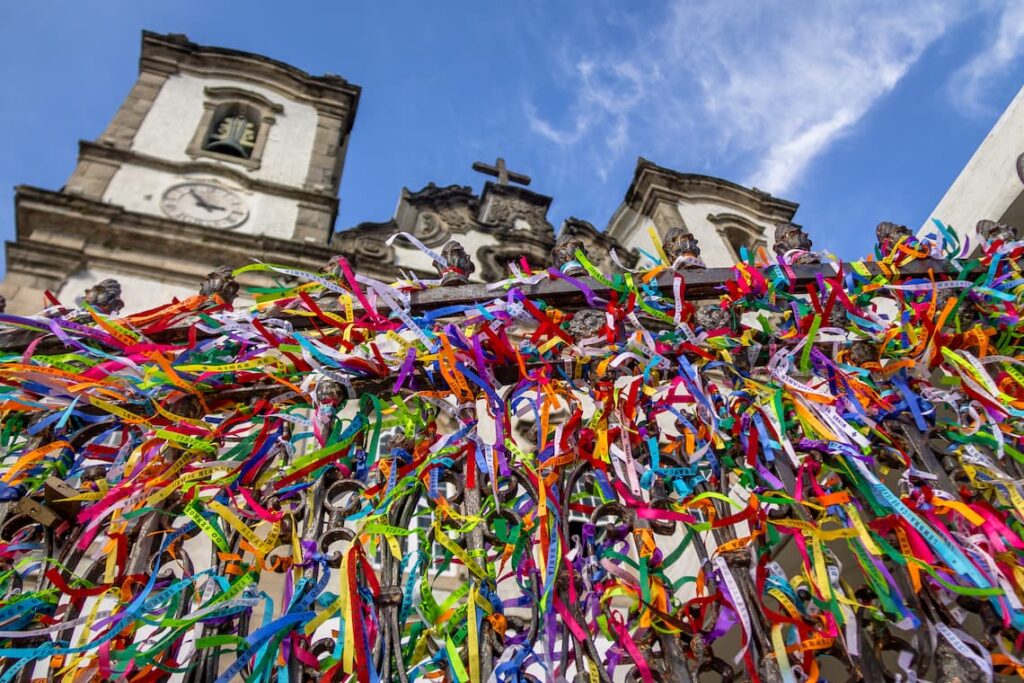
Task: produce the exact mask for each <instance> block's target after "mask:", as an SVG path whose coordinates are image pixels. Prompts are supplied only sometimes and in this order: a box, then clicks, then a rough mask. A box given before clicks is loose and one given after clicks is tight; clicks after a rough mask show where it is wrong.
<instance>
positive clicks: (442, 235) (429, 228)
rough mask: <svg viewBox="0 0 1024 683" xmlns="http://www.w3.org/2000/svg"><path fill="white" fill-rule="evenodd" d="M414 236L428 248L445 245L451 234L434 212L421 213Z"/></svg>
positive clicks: (413, 232) (414, 229)
mask: <svg viewBox="0 0 1024 683" xmlns="http://www.w3.org/2000/svg"><path fill="white" fill-rule="evenodd" d="M412 234H413V236H414V237H415V238H416V239H418V240H419V241H420V242H423V243H424V244H426V245H427V246H428V247H432V246H436V245H438V244H443V243H444V241H445V240H446V239H447V238H448V235H449V234H450V233H449V231H448V230H447V229H446V228H445V224H444V221H443V220H442V219H441V217H440V216H439V215H438V214H436V213H434V212H432V211H431V212H426V213H421V214H420V217H419V220H417V221H416V226H415V227H414V228H413V231H412Z"/></svg>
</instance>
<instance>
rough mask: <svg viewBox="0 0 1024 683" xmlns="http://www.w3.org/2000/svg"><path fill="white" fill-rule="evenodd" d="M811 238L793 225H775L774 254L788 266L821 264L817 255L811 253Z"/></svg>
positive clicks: (800, 228)
mask: <svg viewBox="0 0 1024 683" xmlns="http://www.w3.org/2000/svg"><path fill="white" fill-rule="evenodd" d="M812 246H813V244H812V243H811V238H810V237H809V236H808V235H807V233H806V232H804V229H803V228H802V227H800V226H799V225H796V224H795V223H776V224H775V246H774V247H773V249H774V250H775V253H776V254H778V255H779V256H781V257H782V258H783V259H784V260H785V262H786V263H788V264H789V265H803V264H811V263H821V259H820V258H818V255H817V254H814V253H812V252H811V247H812Z"/></svg>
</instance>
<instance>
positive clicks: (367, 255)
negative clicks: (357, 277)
mask: <svg viewBox="0 0 1024 683" xmlns="http://www.w3.org/2000/svg"><path fill="white" fill-rule="evenodd" d="M355 247H356V248H355V252H356V256H357V257H358V258H360V259H367V260H369V261H373V262H375V263H394V262H395V250H394V249H393V248H392V247H389V246H388V245H387V244H385V243H384V240H381V239H377V238H375V237H367V236H363V237H359V238H358V239H356V244H355Z"/></svg>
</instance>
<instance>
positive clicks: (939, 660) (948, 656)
mask: <svg viewBox="0 0 1024 683" xmlns="http://www.w3.org/2000/svg"><path fill="white" fill-rule="evenodd" d="M935 668H936V669H937V671H938V674H939V675H938V679H937V680H939V681H949V682H950V683H982V681H988V680H991V679H990V678H989V676H987V675H986V674H985V672H984V671H982V670H981V668H980V667H979V666H978V664H977V663H976V662H974V661H972V660H971V659H970V658H969V657H967V656H966V655H964V654H961V653H960V652H958V651H957V649H956V648H955V647H954V646H952V645H950V644H949V642H947V640H946V639H945V638H940V639H939V644H938V645H936V647H935Z"/></svg>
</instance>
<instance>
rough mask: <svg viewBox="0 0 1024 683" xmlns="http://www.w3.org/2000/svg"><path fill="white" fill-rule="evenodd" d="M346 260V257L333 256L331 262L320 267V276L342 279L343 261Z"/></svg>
mask: <svg viewBox="0 0 1024 683" xmlns="http://www.w3.org/2000/svg"><path fill="white" fill-rule="evenodd" d="M344 258H345V257H344V256H332V257H331V260H330V261H328V262H327V263H325V264H324V265H322V266H320V274H321V275H328V276H333V277H341V275H342V270H341V261H342V260H343V259H344Z"/></svg>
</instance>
